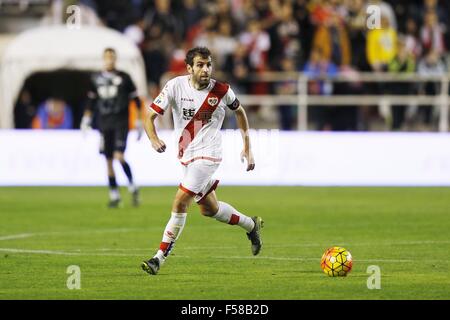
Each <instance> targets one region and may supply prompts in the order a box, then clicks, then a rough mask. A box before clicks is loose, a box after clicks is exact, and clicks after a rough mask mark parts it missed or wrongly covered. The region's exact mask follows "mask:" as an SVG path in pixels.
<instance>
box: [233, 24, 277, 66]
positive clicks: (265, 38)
mask: <svg viewBox="0 0 450 320" xmlns="http://www.w3.org/2000/svg"><path fill="white" fill-rule="evenodd" d="M239 42H241V43H242V44H244V45H245V46H246V47H247V52H248V54H249V57H250V65H251V67H252V69H254V70H257V71H264V70H266V68H267V52H268V51H269V49H270V45H271V43H270V38H269V35H268V34H267V32H266V31H265V30H264V29H262V28H261V23H260V22H259V21H258V20H256V19H255V20H250V21H249V22H248V25H247V30H245V31H244V32H243V33H242V34H241V35H240V36H239Z"/></svg>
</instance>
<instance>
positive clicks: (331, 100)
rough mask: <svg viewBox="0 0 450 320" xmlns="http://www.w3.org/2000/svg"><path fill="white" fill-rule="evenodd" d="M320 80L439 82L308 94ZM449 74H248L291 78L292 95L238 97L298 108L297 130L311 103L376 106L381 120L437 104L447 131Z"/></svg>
mask: <svg viewBox="0 0 450 320" xmlns="http://www.w3.org/2000/svg"><path fill="white" fill-rule="evenodd" d="M171 76H173V74H165V75H163V77H162V78H161V83H162V85H164V84H165V82H166V81H167V80H168V79H169V78H170V77H171ZM216 77H217V78H218V79H222V80H226V75H225V74H223V73H216ZM316 80H324V81H327V82H332V83H337V82H341V83H342V82H347V83H378V84H383V83H399V82H409V83H412V84H414V83H415V84H420V83H427V82H433V83H439V84H440V93H439V94H436V95H422V94H409V95H392V94H388V95H385V94H338V95H336V94H330V95H311V94H309V93H308V82H309V81H316ZM449 80H450V79H449V75H448V74H446V75H443V76H424V75H419V74H416V73H403V74H402V73H400V74H395V73H373V72H367V73H359V72H348V73H342V74H340V75H337V76H332V77H309V76H308V75H307V74H305V73H302V72H300V73H299V72H264V73H258V74H251V75H250V76H249V77H248V78H246V81H250V82H269V83H270V82H285V81H295V82H296V84H297V93H296V94H291V95H289V94H286V95H277V94H267V95H259V94H258V95H252V94H239V100H240V101H241V102H242V104H244V105H264V106H270V107H276V106H279V105H296V106H297V108H298V113H297V115H298V119H297V129H298V130H300V131H307V130H308V123H307V119H308V109H309V107H314V106H349V105H353V106H357V107H363V106H378V108H379V110H381V113H384V114H385V121H386V122H387V121H388V118H389V114H390V110H391V107H395V106H399V105H416V106H439V131H440V132H447V131H448V129H449V103H450V97H449Z"/></svg>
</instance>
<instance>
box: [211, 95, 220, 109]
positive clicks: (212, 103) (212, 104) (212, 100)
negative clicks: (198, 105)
mask: <svg viewBox="0 0 450 320" xmlns="http://www.w3.org/2000/svg"><path fill="white" fill-rule="evenodd" d="M218 102H219V98H217V97H209V98H208V104H209V105H210V106H211V107H214V106H215V105H216V104H217V103H218Z"/></svg>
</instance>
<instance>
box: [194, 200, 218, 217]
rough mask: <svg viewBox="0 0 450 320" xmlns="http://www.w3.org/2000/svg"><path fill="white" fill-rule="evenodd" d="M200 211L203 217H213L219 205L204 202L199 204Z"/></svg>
mask: <svg viewBox="0 0 450 320" xmlns="http://www.w3.org/2000/svg"><path fill="white" fill-rule="evenodd" d="M199 207H200V213H201V214H202V215H204V216H205V217H213V216H215V215H216V213H217V211H219V207H217V206H214V205H206V204H200V203H199Z"/></svg>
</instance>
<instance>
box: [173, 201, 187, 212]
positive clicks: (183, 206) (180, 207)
mask: <svg viewBox="0 0 450 320" xmlns="http://www.w3.org/2000/svg"><path fill="white" fill-rule="evenodd" d="M188 207H189V205H188V204H187V203H184V202H175V203H174V204H173V208H172V211H173V212H180V213H184V212H187V209H188Z"/></svg>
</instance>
